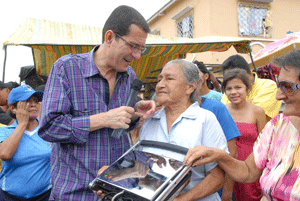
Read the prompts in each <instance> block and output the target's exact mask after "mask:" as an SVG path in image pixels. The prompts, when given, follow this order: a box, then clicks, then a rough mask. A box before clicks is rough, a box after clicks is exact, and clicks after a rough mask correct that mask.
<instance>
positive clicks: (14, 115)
mask: <svg viewBox="0 0 300 201" xmlns="http://www.w3.org/2000/svg"><path fill="white" fill-rule="evenodd" d="M18 102H19V101H15V102H13V103H11V104H10V105H12V106H13V107H14V108H17V105H18ZM7 114H8V115H9V116H10V117H11V118H13V119H17V116H16V114H15V113H13V112H12V111H11V110H10V109H9V108H8V109H7Z"/></svg>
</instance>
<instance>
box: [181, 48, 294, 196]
mask: <svg viewBox="0 0 300 201" xmlns="http://www.w3.org/2000/svg"><path fill="white" fill-rule="evenodd" d="M275 64H276V65H277V66H278V67H281V72H280V74H279V77H278V83H277V85H278V90H277V94H276V98H277V99H278V100H283V101H284V102H285V103H286V107H285V109H284V111H283V113H281V114H278V115H277V116H275V117H274V118H273V119H272V120H271V121H270V122H268V123H267V124H266V126H265V127H264V129H263V130H262V131H261V133H260V135H259V137H258V138H257V140H256V142H255V144H254V147H253V152H252V154H251V155H250V156H249V157H248V158H247V159H246V161H239V160H236V159H234V158H232V157H231V156H230V155H228V154H227V153H226V152H224V151H223V150H220V149H215V148H209V147H204V146H198V147H195V148H193V149H191V150H189V152H188V154H187V155H186V158H185V160H184V162H185V163H186V164H188V165H191V164H193V166H198V165H203V164H205V163H209V162H212V161H217V162H218V164H219V165H220V166H221V167H222V168H223V169H224V170H225V171H226V172H227V173H228V174H229V175H230V176H231V177H232V178H233V179H234V180H236V181H237V182H240V183H252V182H255V181H257V180H258V179H260V180H259V181H260V185H261V188H262V191H263V197H262V199H261V200H293V201H294V200H300V188H299V186H300V157H299V155H300V132H299V131H300V90H299V89H300V50H294V51H291V52H289V53H288V54H286V55H285V56H282V57H281V58H278V59H276V60H275Z"/></svg>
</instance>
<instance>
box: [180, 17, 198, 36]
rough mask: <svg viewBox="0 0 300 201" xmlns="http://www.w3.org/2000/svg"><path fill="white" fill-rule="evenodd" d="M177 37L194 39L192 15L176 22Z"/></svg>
mask: <svg viewBox="0 0 300 201" xmlns="http://www.w3.org/2000/svg"><path fill="white" fill-rule="evenodd" d="M177 36H178V37H187V38H194V19H193V14H192V13H190V14H188V15H187V16H186V17H183V18H181V20H180V21H178V22H177Z"/></svg>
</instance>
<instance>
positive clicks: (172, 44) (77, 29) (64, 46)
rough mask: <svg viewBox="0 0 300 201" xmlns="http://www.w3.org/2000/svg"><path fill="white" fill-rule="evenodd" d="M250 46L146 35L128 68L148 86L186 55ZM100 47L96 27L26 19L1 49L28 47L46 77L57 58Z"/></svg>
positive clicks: (215, 39) (231, 41)
mask: <svg viewBox="0 0 300 201" xmlns="http://www.w3.org/2000/svg"><path fill="white" fill-rule="evenodd" d="M250 42H251V41H250V40H247V39H241V38H232V37H202V38H195V39H189V38H176V37H174V38H171V37H162V36H157V35H151V34H149V36H148V38H147V41H146V47H147V48H146V51H145V52H144V53H143V54H142V57H141V58H140V59H139V60H134V61H132V63H131V67H132V68H133V69H134V70H135V72H136V74H137V76H138V78H139V79H141V80H143V82H151V81H153V78H154V77H156V76H157V75H158V73H159V72H158V71H159V70H160V69H161V68H162V67H163V66H164V65H165V64H166V63H167V62H168V61H169V60H173V59H176V58H185V57H186V54H187V53H198V52H205V51H217V52H221V51H226V50H228V49H229V48H230V47H232V46H233V47H234V48H235V49H236V51H237V52H238V53H250V54H251V49H250V45H249V44H250ZM101 43H102V29H101V28H100V27H93V26H86V25H75V24H70V23H62V22H53V21H48V20H41V19H33V18H27V19H26V20H25V21H24V22H23V23H21V24H20V26H19V27H18V28H17V30H16V31H15V32H14V33H13V34H12V35H11V36H10V37H9V38H8V39H7V41H5V42H4V44H3V46H4V49H5V51H6V49H7V48H6V47H7V46H8V45H24V46H28V47H31V49H32V53H33V60H34V65H35V68H36V70H37V73H38V74H39V75H43V76H48V75H49V72H50V70H51V67H52V65H53V64H54V62H55V61H56V60H57V59H58V58H59V57H61V56H63V55H66V54H70V53H74V54H76V53H84V52H89V51H90V50H92V49H93V48H94V46H95V45H98V44H101ZM5 55H6V53H5ZM5 60H6V59H5ZM5 60H4V67H3V71H4V72H5ZM4 74H5V73H3V76H4ZM3 80H4V77H3Z"/></svg>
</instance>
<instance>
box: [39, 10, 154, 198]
mask: <svg viewBox="0 0 300 201" xmlns="http://www.w3.org/2000/svg"><path fill="white" fill-rule="evenodd" d="M149 31H150V30H149V27H148V25H147V22H146V20H145V19H144V17H143V16H142V15H141V14H140V13H139V12H138V11H136V10H135V9H133V8H131V7H128V6H119V7H118V8H116V9H115V10H114V11H113V12H112V14H111V15H110V17H109V18H108V20H107V21H106V23H105V25H104V28H103V43H102V44H101V45H100V46H96V47H95V48H94V49H93V50H92V51H91V52H89V53H85V54H78V55H75V54H70V55H67V56H63V57H61V58H60V59H58V60H57V61H56V62H55V64H54V65H53V68H52V69H51V72H50V75H49V77H48V81H47V85H46V88H45V94H44V99H43V103H42V110H41V120H40V125H41V127H40V130H39V136H40V137H42V138H43V139H44V140H46V141H49V142H53V143H52V156H51V179H52V193H51V198H50V200H72V201H73V200H80V201H81V200H89V201H90V200H97V199H98V197H97V195H95V194H94V193H93V192H92V191H91V190H89V188H88V184H89V183H90V182H91V181H92V180H93V179H94V178H95V177H96V176H97V171H98V170H99V169H100V168H101V167H102V166H105V165H110V164H111V163H113V162H114V161H115V160H116V159H118V158H119V157H120V156H121V155H122V154H123V153H124V152H125V151H126V150H127V149H129V148H130V144H129V141H128V137H127V135H126V132H127V131H126V130H124V132H123V134H122V136H121V137H120V139H116V138H114V137H112V136H111V134H112V131H113V129H118V128H122V129H129V130H130V129H131V128H134V126H135V124H136V123H137V122H138V115H144V118H147V117H149V116H151V115H152V114H153V113H154V111H155V104H154V102H153V101H140V102H138V103H137V104H136V105H135V107H136V108H137V111H139V113H137V112H135V110H134V108H132V107H128V106H124V105H125V103H126V100H127V99H128V97H129V93H130V87H131V83H132V81H133V80H134V79H135V78H136V75H135V72H134V70H133V69H132V68H131V67H130V66H129V64H130V62H131V61H132V60H133V59H139V58H140V57H141V53H142V52H143V50H144V49H145V43H146V38H147V34H148V33H149Z"/></svg>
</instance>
